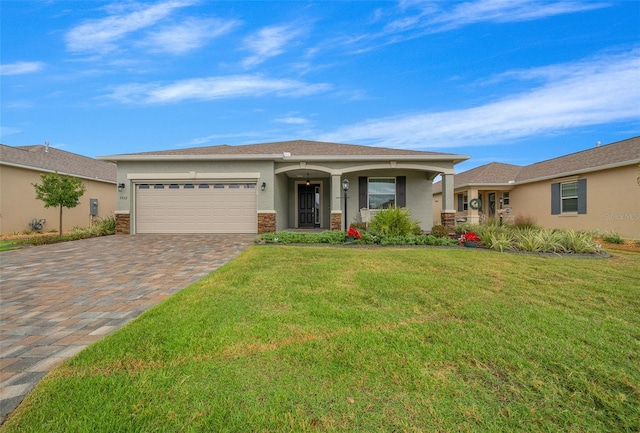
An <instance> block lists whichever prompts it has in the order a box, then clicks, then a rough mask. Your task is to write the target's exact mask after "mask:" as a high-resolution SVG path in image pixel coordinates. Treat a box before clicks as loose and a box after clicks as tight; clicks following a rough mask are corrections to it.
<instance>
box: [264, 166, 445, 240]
mask: <svg viewBox="0 0 640 433" xmlns="http://www.w3.org/2000/svg"><path fill="white" fill-rule="evenodd" d="M452 171H453V169H452V167H451V168H448V167H441V166H434V165H433V164H429V165H427V164H415V163H413V164H402V163H400V162H396V163H393V164H390V163H389V162H386V163H373V164H372V163H366V164H365V163H363V164H354V163H352V164H345V163H342V164H335V163H334V164H312V163H304V162H300V163H298V164H282V165H281V166H277V167H276V169H275V171H274V177H273V180H272V182H271V188H272V194H273V204H274V206H273V211H271V212H268V213H266V214H265V215H266V216H268V220H269V222H270V224H269V225H272V227H271V229H269V228H268V227H262V228H260V229H259V232H261V233H264V232H268V231H282V230H346V228H347V227H348V225H350V224H352V223H355V222H366V220H367V219H368V218H371V217H372V216H373V215H375V212H376V211H377V210H379V209H383V208H386V207H389V206H398V207H406V208H408V209H409V210H410V212H411V215H412V218H414V219H416V220H417V221H418V222H419V224H420V226H421V228H422V230H424V231H430V230H431V228H432V226H433V217H432V213H433V209H432V206H433V205H432V185H433V179H434V178H435V177H436V176H438V175H442V176H443V178H451V177H452V176H453V175H452ZM345 188H346V189H345ZM265 189H269V185H268V183H267V186H266V188H265ZM445 191H446V196H447V197H448V199H449V200H447V201H444V202H443V208H442V213H443V215H446V216H447V217H448V220H449V221H450V222H451V223H450V225H451V228H452V229H453V225H454V218H453V216H454V215H455V209H454V206H453V203H454V201H453V183H452V182H449V184H448V185H447V187H446V188H445ZM258 217H259V227H260V218H261V213H260V211H259V214H258Z"/></svg>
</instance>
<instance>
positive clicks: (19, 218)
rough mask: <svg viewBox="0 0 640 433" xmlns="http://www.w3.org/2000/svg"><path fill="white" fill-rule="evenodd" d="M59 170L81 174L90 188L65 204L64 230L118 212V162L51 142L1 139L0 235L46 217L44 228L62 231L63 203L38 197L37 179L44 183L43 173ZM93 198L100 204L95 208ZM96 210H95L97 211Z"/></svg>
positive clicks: (76, 174)
mask: <svg viewBox="0 0 640 433" xmlns="http://www.w3.org/2000/svg"><path fill="white" fill-rule="evenodd" d="M51 172H57V173H60V174H64V175H69V176H73V177H77V178H80V179H82V181H83V182H84V184H85V186H86V187H87V190H86V192H85V193H84V195H83V196H82V197H80V204H79V205H78V206H77V207H75V208H72V209H64V210H63V216H62V223H63V227H62V229H63V230H71V229H72V228H73V227H75V226H80V227H87V226H89V225H91V222H92V221H93V220H95V218H99V217H113V216H114V211H115V210H116V202H117V196H116V166H115V164H112V163H110V162H105V161H98V160H95V159H92V158H88V157H86V156H82V155H77V154H75V153H70V152H65V151H63V150H59V149H55V148H53V147H49V146H47V145H45V146H42V145H36V146H17V147H12V146H6V145H4V144H0V234H3V235H6V234H13V233H18V232H25V231H31V230H33V229H34V227H33V224H32V223H33V221H34V220H36V221H38V220H45V221H46V222H45V223H44V224H43V225H42V230H43V231H51V230H57V229H58V226H59V222H60V219H59V218H60V211H59V209H58V208H48V209H47V208H45V207H44V202H43V201H41V200H37V199H36V191H35V188H34V187H33V184H34V183H38V184H42V179H41V178H40V175H41V174H42V173H51ZM91 199H96V200H97V209H96V208H95V206H94V208H93V210H92V209H91V208H90V203H91ZM92 213H94V214H95V215H92Z"/></svg>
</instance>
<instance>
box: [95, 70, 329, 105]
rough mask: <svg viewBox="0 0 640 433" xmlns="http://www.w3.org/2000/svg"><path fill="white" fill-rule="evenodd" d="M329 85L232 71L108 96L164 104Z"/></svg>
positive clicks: (304, 91) (307, 91) (303, 91)
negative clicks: (240, 73) (223, 74)
mask: <svg viewBox="0 0 640 433" xmlns="http://www.w3.org/2000/svg"><path fill="white" fill-rule="evenodd" d="M329 89H330V86H329V85H327V84H322V83H320V84H309V83H305V82H302V81H297V80H289V79H274V78H265V77H262V76H260V75H230V76H222V77H207V78H193V79H188V80H180V81H176V82H174V83H172V84H168V85H160V84H127V85H123V86H118V87H116V88H115V89H114V91H113V92H112V93H111V94H110V95H107V96H108V97H109V98H111V99H115V100H117V101H119V102H123V103H143V104H162V103H176V102H181V101H185V100H214V99H229V98H241V97H256V96H265V95H275V96H290V97H298V96H307V95H311V94H315V93H320V92H324V91H327V90H329Z"/></svg>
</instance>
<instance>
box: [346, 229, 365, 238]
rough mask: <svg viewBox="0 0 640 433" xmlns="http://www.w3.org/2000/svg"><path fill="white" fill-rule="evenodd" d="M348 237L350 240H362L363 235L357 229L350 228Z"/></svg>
mask: <svg viewBox="0 0 640 433" xmlns="http://www.w3.org/2000/svg"><path fill="white" fill-rule="evenodd" d="M347 236H348V237H350V238H356V239H360V237H361V236H362V235H361V234H360V232H359V231H358V229H357V228H355V227H349V231H347Z"/></svg>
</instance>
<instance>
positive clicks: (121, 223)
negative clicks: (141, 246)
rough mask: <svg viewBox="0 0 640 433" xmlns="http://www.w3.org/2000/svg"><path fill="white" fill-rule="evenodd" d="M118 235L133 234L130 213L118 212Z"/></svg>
mask: <svg viewBox="0 0 640 433" xmlns="http://www.w3.org/2000/svg"><path fill="white" fill-rule="evenodd" d="M116 234H117V235H128V234H131V218H130V216H129V212H116Z"/></svg>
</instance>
